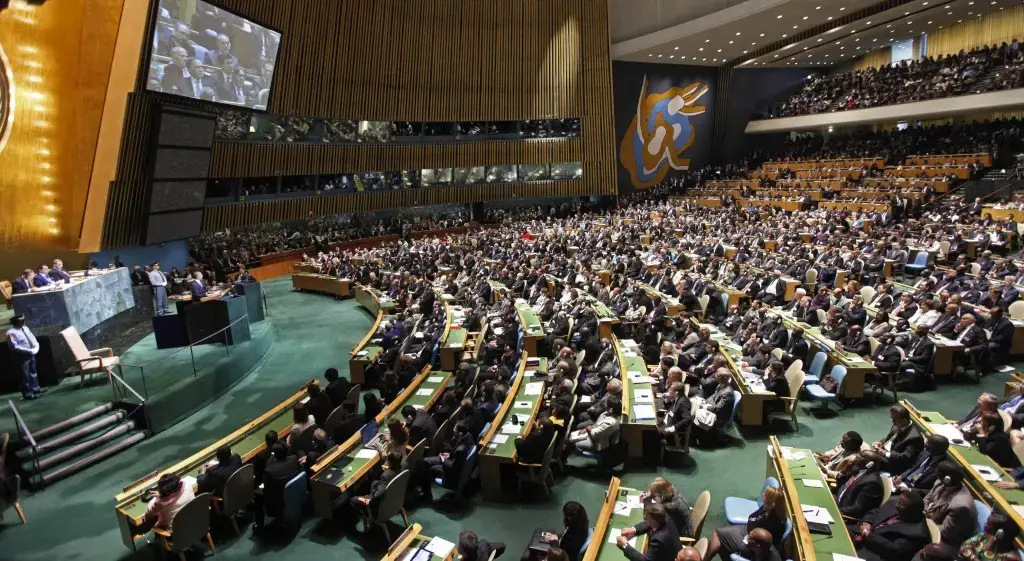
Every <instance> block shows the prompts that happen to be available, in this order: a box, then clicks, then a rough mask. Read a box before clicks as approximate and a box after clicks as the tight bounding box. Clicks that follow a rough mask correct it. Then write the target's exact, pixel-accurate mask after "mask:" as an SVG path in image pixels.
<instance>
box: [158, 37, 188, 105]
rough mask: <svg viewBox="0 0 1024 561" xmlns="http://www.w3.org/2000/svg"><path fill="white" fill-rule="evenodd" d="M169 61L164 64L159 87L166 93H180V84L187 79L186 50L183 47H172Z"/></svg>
mask: <svg viewBox="0 0 1024 561" xmlns="http://www.w3.org/2000/svg"><path fill="white" fill-rule="evenodd" d="M170 56H171V62H168V63H167V64H165V65H164V68H163V76H162V77H161V78H160V87H161V89H162V90H163V91H165V92H167V93H180V94H181V95H188V94H186V93H185V92H179V89H180V88H181V86H182V84H183V83H184V82H185V81H186V80H187V79H188V71H187V70H186V69H187V68H188V50H186V49H185V48H184V47H174V48H172V49H171V51H170Z"/></svg>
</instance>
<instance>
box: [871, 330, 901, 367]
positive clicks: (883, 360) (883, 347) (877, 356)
mask: <svg viewBox="0 0 1024 561" xmlns="http://www.w3.org/2000/svg"><path fill="white" fill-rule="evenodd" d="M894 341H895V339H894V337H893V336H892V335H889V334H888V333H887V334H885V335H882V337H881V338H880V339H879V341H878V348H876V349H875V352H874V353H872V354H871V360H872V362H873V363H874V364H875V368H877V369H878V371H879V372H899V370H900V363H901V362H902V361H903V355H902V354H900V350H899V348H897V347H896V345H895V344H893V343H894Z"/></svg>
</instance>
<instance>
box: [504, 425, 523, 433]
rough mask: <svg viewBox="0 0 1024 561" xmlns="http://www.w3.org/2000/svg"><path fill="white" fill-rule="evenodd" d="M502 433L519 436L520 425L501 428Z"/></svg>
mask: <svg viewBox="0 0 1024 561" xmlns="http://www.w3.org/2000/svg"><path fill="white" fill-rule="evenodd" d="M501 432H503V433H505V434H519V425H513V424H512V423H506V424H504V425H502V426H501Z"/></svg>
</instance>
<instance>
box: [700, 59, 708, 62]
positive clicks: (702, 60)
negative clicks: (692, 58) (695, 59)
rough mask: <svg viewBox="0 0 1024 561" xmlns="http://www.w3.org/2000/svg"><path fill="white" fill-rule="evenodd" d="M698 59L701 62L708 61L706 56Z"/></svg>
mask: <svg viewBox="0 0 1024 561" xmlns="http://www.w3.org/2000/svg"><path fill="white" fill-rule="evenodd" d="M700 60H701V61H702V62H707V61H708V59H707V58H702V59H700Z"/></svg>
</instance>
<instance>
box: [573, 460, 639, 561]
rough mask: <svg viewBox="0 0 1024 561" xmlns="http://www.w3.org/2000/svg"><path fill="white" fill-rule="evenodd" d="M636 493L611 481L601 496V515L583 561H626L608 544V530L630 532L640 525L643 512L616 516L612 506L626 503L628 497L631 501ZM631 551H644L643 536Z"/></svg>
mask: <svg viewBox="0 0 1024 561" xmlns="http://www.w3.org/2000/svg"><path fill="white" fill-rule="evenodd" d="M640 493H641V491H639V490H637V489H631V488H629V487H622V486H621V485H620V484H619V478H618V477H613V478H612V481H611V484H610V485H609V486H608V490H607V491H606V492H605V500H604V503H603V504H602V505H601V512H600V514H598V518H597V522H596V523H595V524H594V535H593V537H592V538H591V539H590V545H589V546H588V547H587V550H586V551H585V552H583V561H622V560H623V559H625V558H626V557H625V556H624V555H623V554H622V550H621V549H619V546H618V545H616V544H615V541H614V540H612V542H610V543H609V541H608V538H609V537H610V536H611V535H612V530H622V529H623V528H630V527H633V526H635V525H637V524H639V523H640V522H643V519H644V509H643V508H642V507H641V508H630V509H629V510H628V511H627V510H620V511H619V512H616V509H615V506H616V503H625V502H627V501H629V500H630V497H634V500H635V498H636V497H639V496H640ZM620 506H621V505H620ZM634 547H635V548H636V549H637V551H639V552H641V553H643V552H644V551H645V550H646V549H647V536H646V535H643V536H637V537H636V544H635V545H634Z"/></svg>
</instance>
